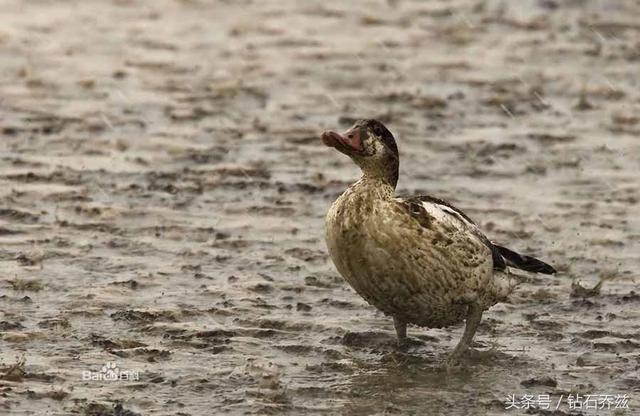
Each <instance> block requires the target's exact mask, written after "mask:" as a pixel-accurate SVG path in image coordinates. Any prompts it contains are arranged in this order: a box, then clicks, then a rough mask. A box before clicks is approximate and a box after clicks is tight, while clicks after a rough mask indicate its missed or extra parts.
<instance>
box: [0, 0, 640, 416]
mask: <svg viewBox="0 0 640 416" xmlns="http://www.w3.org/2000/svg"><path fill="white" fill-rule="evenodd" d="M639 16H640V4H638V3H637V2H634V1H616V2H608V1H604V0H602V1H586V0H585V1H579V0H573V1H566V2H564V1H555V0H540V1H523V2H517V3H516V2H506V1H504V2H499V1H481V0H480V1H463V0H455V1H448V2H436V1H434V2H419V1H408V0H407V1H402V0H396V1H388V2H384V1H369V2H359V3H357V5H355V4H354V5H348V4H346V2H338V1H330V2H326V1H322V2H321V1H309V2H293V1H268V2H251V1H238V2H232V1H204V0H182V1H179V0H158V1H153V2H146V1H141V0H140V1H135V0H114V1H106V0H105V1H53V0H51V1H45V0H38V1H19V0H4V1H2V2H1V3H0V73H1V75H2V76H1V78H0V136H1V137H0V138H1V142H0V158H1V159H0V261H1V263H0V264H1V269H0V413H1V414H11V415H41V414H46V415H67V414H77V415H120V416H122V415H129V416H131V415H137V414H144V415H210V414H225V413H226V414H247V413H248V414H278V413H284V412H288V413H290V414H349V415H364V414H416V415H418V414H419V415H438V414H442V415H485V414H486V415H501V414H513V415H515V414H541V415H548V414H558V415H563V414H581V413H582V414H595V413H596V411H594V410H587V409H583V410H576V409H571V408H570V407H569V404H568V403H567V402H566V401H562V400H563V399H562V398H564V400H566V399H567V397H568V395H570V394H582V395H584V394H592V395H606V394H611V395H616V394H627V395H628V397H629V399H630V400H629V402H628V407H629V409H627V410H625V409H620V410H618V411H615V412H614V410H606V409H603V410H599V411H598V414H629V415H631V414H640V403H638V395H639V394H640V379H639V371H638V368H639V361H640V356H639V354H638V351H639V350H638V347H639V346H640V312H639V306H640V293H638V286H637V280H638V277H639V276H638V270H640V257H639V256H638V253H639V252H640V250H639V249H640V227H639V225H640V220H639V219H638V213H639V212H640V210H639V208H638V198H639V195H640V193H639V188H640V184H639V176H638V175H639V169H640V118H639V117H640V116H639V114H640V112H639V109H640V101H639V100H640V90H639V85H638V74H639V73H640V71H639V69H640V23H638V22H639V19H638V17H639ZM358 117H376V118H379V119H381V120H383V121H384V122H385V123H386V124H387V125H388V127H389V128H390V129H391V130H392V131H393V132H394V133H395V134H396V137H397V139H398V142H399V146H400V154H401V164H402V167H401V177H400V184H399V190H400V191H401V192H403V193H404V192H412V193H414V192H415V193H424V192H428V193H431V194H434V195H438V196H440V197H444V198H449V199H450V200H452V201H453V202H454V203H456V204H457V205H458V206H459V207H461V208H463V209H465V210H466V212H467V213H468V214H469V215H470V216H471V217H472V218H474V219H475V220H476V221H477V222H478V223H479V224H480V225H481V227H482V228H483V229H484V230H485V231H486V233H487V234H488V235H489V236H490V237H491V238H492V239H494V240H495V241H497V242H500V243H502V244H503V245H507V246H509V247H512V248H515V249H518V250H521V251H525V252H527V253H530V254H534V255H536V256H539V257H541V258H543V259H545V260H547V261H549V262H550V263H552V264H554V265H555V266H556V267H557V268H558V269H559V271H560V272H559V273H558V275H557V276H552V277H550V276H533V275H529V276H522V277H520V278H519V280H520V282H521V284H520V286H519V287H518V289H517V291H516V292H515V293H514V294H513V296H512V297H511V299H510V302H509V303H505V304H500V305H497V306H495V307H494V308H492V309H491V310H490V311H489V312H487V313H486V314H485V318H484V320H483V324H482V326H481V328H480V330H479V332H478V335H477V337H476V341H477V344H476V347H477V349H478V350H479V351H480V353H479V354H477V355H472V356H471V357H470V358H468V359H467V360H466V362H465V365H464V366H463V367H462V368H460V369H452V370H449V371H446V370H445V369H444V368H443V366H442V361H443V359H444V357H445V356H446V354H447V352H448V351H450V350H451V348H452V346H453V345H455V343H456V342H457V340H458V338H459V336H460V334H461V331H462V327H461V326H459V327H455V328H450V329H446V330H426V329H420V328H411V329H410V335H411V336H412V338H413V342H412V346H411V348H410V350H409V351H408V352H406V353H402V352H399V351H396V350H395V348H394V346H393V342H394V337H393V328H392V324H391V321H390V320H389V319H388V318H386V317H385V316H383V315H382V314H380V313H378V312H376V311H375V310H374V309H373V308H371V307H369V306H368V305H367V304H366V303H365V302H364V301H363V300H362V299H360V298H359V297H358V296H357V295H356V294H355V293H354V292H353V291H352V290H351V289H350V288H349V287H348V286H347V285H346V284H345V282H343V280H342V279H341V278H340V277H339V275H338V274H337V272H336V271H335V269H334V267H333V266H332V264H331V262H330V260H329V258H328V257H327V251H326V248H325V245H324V240H323V217H324V214H325V212H326V210H327V209H328V207H329V206H330V204H331V203H332V201H333V200H334V199H335V198H336V197H337V195H339V194H340V193H341V192H342V191H343V190H344V189H345V187H346V186H348V185H349V183H351V182H352V181H353V180H354V179H355V178H357V176H358V170H357V168H356V167H355V165H353V164H352V163H351V162H350V161H349V160H348V159H347V158H346V157H344V156H342V155H339V154H338V153H337V152H335V151H332V149H328V148H326V147H324V146H322V145H321V143H320V141H319V139H318V135H319V133H320V132H321V131H322V130H323V129H325V128H332V129H343V128H345V127H347V126H348V125H349V124H350V123H351V121H352V120H353V119H354V118H358ZM601 279H604V283H603V284H602V285H601V286H600V289H601V290H600V291H598V290H597V289H596V290H589V289H592V288H594V286H596V284H597V283H598V282H599V281H601ZM108 362H113V363H116V365H117V366H118V368H119V369H120V370H122V371H130V372H132V373H131V374H134V372H137V374H138V375H139V379H138V380H129V381H126V380H119V381H108V380H107V381H105V380H102V381H100V380H83V372H91V374H95V373H96V372H100V371H101V367H102V366H103V365H105V364H106V363H108ZM132 378H134V377H132ZM511 394H513V395H514V396H515V397H516V398H519V397H520V398H521V396H522V395H524V394H530V395H535V396H536V397H539V396H538V395H540V394H549V395H550V397H551V400H552V404H551V408H550V409H549V410H546V409H528V410H525V409H519V410H516V409H508V410H507V409H505V408H506V407H507V404H506V402H507V397H508V396H509V395H511ZM559 399H560V400H561V404H560V406H559V408H558V410H555V406H556V402H557V401H558V400H559ZM611 407H612V409H613V406H611ZM616 412H617V413H616Z"/></svg>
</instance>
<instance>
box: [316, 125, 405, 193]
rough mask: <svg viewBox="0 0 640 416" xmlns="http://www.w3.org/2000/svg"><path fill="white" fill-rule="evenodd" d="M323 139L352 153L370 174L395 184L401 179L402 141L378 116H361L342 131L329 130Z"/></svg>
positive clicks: (349, 154) (367, 173) (339, 149)
mask: <svg viewBox="0 0 640 416" xmlns="http://www.w3.org/2000/svg"><path fill="white" fill-rule="evenodd" d="M320 137H321V139H322V142H323V143H324V144H325V145H327V146H329V147H333V148H335V149H337V150H338V151H339V152H341V153H344V154H345V155H347V156H349V157H350V158H351V159H352V160H353V161H354V162H355V163H356V164H357V165H358V166H360V168H361V169H362V171H363V172H364V174H365V175H366V176H368V177H375V178H382V179H383V180H384V181H386V182H387V183H389V184H390V185H391V186H392V187H394V188H395V187H396V185H397V183H398V168H399V166H400V161H399V156H398V145H397V144H396V140H395V139H394V137H393V134H391V132H390V131H389V130H388V129H387V128H386V127H385V126H384V124H382V123H381V122H380V121H378V120H374V119H366V120H358V121H356V123H355V124H354V125H353V126H352V127H351V128H349V130H347V131H346V132H344V133H342V134H340V133H336V132H334V131H325V132H324V133H322V135H321V136H320Z"/></svg>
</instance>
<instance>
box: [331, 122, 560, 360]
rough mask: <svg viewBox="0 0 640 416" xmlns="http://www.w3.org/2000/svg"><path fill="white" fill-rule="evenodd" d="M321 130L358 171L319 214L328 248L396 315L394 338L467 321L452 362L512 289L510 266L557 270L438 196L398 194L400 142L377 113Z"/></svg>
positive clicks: (365, 292)
mask: <svg viewBox="0 0 640 416" xmlns="http://www.w3.org/2000/svg"><path fill="white" fill-rule="evenodd" d="M320 138H321V141H322V142H323V143H324V145H326V146H329V147H332V148H335V149H336V150H337V151H339V152H340V153H343V154H344V155H346V156H348V157H349V158H351V160H352V161H353V162H354V163H355V164H356V165H358V166H359V167H360V169H361V171H362V176H361V177H360V179H358V180H357V181H356V182H354V183H353V184H352V185H351V186H349V187H348V188H347V189H346V190H345V191H344V192H343V193H342V194H341V195H340V196H339V197H338V198H337V199H336V200H335V202H334V203H333V204H332V205H331V207H330V208H329V210H328V212H327V214H326V217H325V240H326V245H327V249H328V252H329V257H330V258H331V260H332V262H333V264H334V265H335V267H336V269H337V271H338V272H339V273H340V275H342V277H343V278H344V279H345V280H346V281H347V282H348V283H349V285H350V286H351V287H352V288H353V289H354V290H355V291H356V292H357V293H358V294H359V295H360V296H362V297H363V298H364V299H365V300H366V301H367V302H368V303H369V304H371V305H372V306H374V307H375V308H377V309H379V310H380V311H382V312H383V313H384V314H385V315H387V316H390V317H392V318H393V324H394V328H395V331H396V335H397V342H398V346H399V347H402V348H406V347H407V345H408V339H407V325H408V324H413V325H417V326H419V327H426V328H444V327H449V326H452V325H456V324H460V323H461V322H462V321H465V328H464V332H463V335H462V337H461V339H460V340H459V342H458V343H457V345H456V346H455V348H454V349H453V351H452V352H451V353H450V354H449V356H448V359H447V360H448V361H449V362H454V363H455V362H457V360H458V359H459V358H461V357H462V356H463V355H465V353H467V352H468V350H469V348H470V346H471V344H472V342H473V338H474V335H475V333H476V330H477V328H478V325H479V324H480V322H481V319H482V314H483V312H484V311H485V310H487V309H489V308H490V307H491V306H493V305H495V304H496V303H498V302H501V301H504V300H506V299H507V298H508V296H509V294H510V293H511V292H512V291H513V289H514V286H515V283H514V280H513V279H512V278H510V274H511V272H510V270H511V268H515V269H520V270H524V271H527V272H533V273H542V274H554V273H556V270H555V269H554V268H553V267H552V266H550V265H549V264H547V263H545V262H543V261H541V260H538V259H536V258H534V257H532V256H528V255H523V254H520V253H518V252H516V251H514V250H511V249H509V248H506V247H503V246H501V245H498V244H496V243H494V242H492V241H491V240H489V238H488V237H486V236H485V234H484V233H483V232H482V231H481V230H480V227H479V226H478V225H477V224H476V223H475V222H474V221H472V220H471V218H470V217H469V216H467V215H466V214H465V213H464V212H462V211H461V210H460V209H458V208H456V207H455V206H453V205H452V204H451V203H449V202H447V201H446V200H444V199H441V198H437V197H434V196H429V195H415V196H397V195H396V194H395V191H396V186H397V183H398V177H399V166H400V158H399V153H398V146H397V143H396V140H395V138H394V136H393V134H392V133H391V132H390V131H389V130H388V129H387V127H385V125H384V124H383V123H381V122H380V121H378V120H375V119H363V120H358V121H356V122H355V124H354V125H353V126H352V127H351V128H349V129H348V130H347V131H346V132H344V133H342V134H340V133H337V132H335V131H325V132H323V133H322V134H321V136H320Z"/></svg>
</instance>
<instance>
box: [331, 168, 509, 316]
mask: <svg viewBox="0 0 640 416" xmlns="http://www.w3.org/2000/svg"><path fill="white" fill-rule="evenodd" d="M392 192H393V189H392V188H391V187H389V186H388V185H387V186H385V184H381V183H379V182H378V181H376V180H373V179H367V178H363V179H361V180H359V181H358V182H356V183H355V184H354V185H352V186H351V187H350V188H349V189H348V190H347V191H345V193H344V194H343V195H342V196H340V197H339V198H338V200H337V201H336V202H335V203H334V204H333V206H332V207H331V209H330V210H329V213H328V214H327V221H326V225H327V244H328V248H329V253H330V255H331V257H332V259H333V261H334V263H335V264H336V267H337V268H338V271H339V272H340V274H342V276H344V277H345V279H346V280H347V281H348V282H349V284H350V285H351V286H352V287H353V288H354V289H355V290H356V291H357V292H358V293H359V294H360V295H361V296H362V297H363V298H364V299H365V300H367V301H368V302H369V303H371V304H372V305H374V306H376V307H377V308H378V309H380V310H382V311H383V312H385V313H387V314H390V315H393V316H396V317H400V318H402V319H403V320H405V321H407V322H410V323H414V324H417V325H422V326H427V327H442V326H447V325H451V324H454V323H456V322H460V321H461V320H462V319H463V318H464V316H465V313H466V305H467V304H468V303H469V302H474V301H477V302H478V303H481V304H482V305H483V307H485V308H487V307H489V306H491V305H492V304H493V303H495V302H496V301H497V299H499V298H503V297H504V294H505V291H508V287H510V285H505V284H502V283H501V281H500V279H498V281H496V282H494V281H492V276H493V261H492V254H491V250H490V249H489V247H487V246H486V245H485V244H484V243H483V241H481V239H480V238H478V237H477V236H475V235H474V234H473V233H470V232H469V229H468V225H467V224H465V223H463V222H461V221H460V220H459V219H457V218H456V217H452V216H451V215H450V214H448V213H446V212H444V211H442V210H441V209H440V208H438V206H437V204H428V203H424V202H423V201H419V200H408V199H402V198H395V199H394V198H392V197H391V196H392Z"/></svg>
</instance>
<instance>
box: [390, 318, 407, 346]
mask: <svg viewBox="0 0 640 416" xmlns="http://www.w3.org/2000/svg"><path fill="white" fill-rule="evenodd" d="M393 326H394V327H395V328H396V334H397V335H398V347H399V348H405V347H406V346H407V323H406V322H404V321H402V320H401V319H399V318H396V317H395V316H394V317H393Z"/></svg>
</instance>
